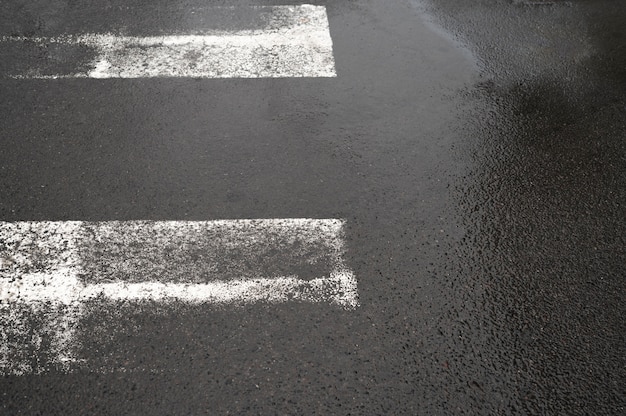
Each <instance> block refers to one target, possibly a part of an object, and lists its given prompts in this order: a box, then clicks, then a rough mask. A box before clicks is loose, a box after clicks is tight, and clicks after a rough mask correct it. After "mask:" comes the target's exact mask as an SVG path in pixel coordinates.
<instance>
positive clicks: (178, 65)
mask: <svg viewBox="0 0 626 416" xmlns="http://www.w3.org/2000/svg"><path fill="white" fill-rule="evenodd" d="M267 8H269V9H271V14H272V16H273V18H272V19H269V20H270V21H271V22H272V23H271V24H268V27H266V28H264V29H261V30H238V31H231V32H227V31H213V32H209V33H203V34H199V35H197V34H194V35H176V36H151V37H128V36H115V35H112V34H86V35H80V36H70V35H66V36H59V37H55V38H28V37H6V36H5V37H2V38H0V41H2V42H30V43H36V44H44V45H45V44H53V43H54V44H65V45H68V46H71V45H82V46H87V47H90V48H93V49H94V50H95V51H96V58H95V59H94V60H93V61H92V62H91V63H90V64H89V65H88V66H89V67H90V68H91V69H89V70H87V71H84V72H80V71H77V72H75V73H71V74H43V73H41V71H38V70H37V69H31V70H29V71H28V74H14V75H12V77H13V78H85V77H86V78H145V77H200V78H284V77H335V76H336V72H335V63H334V57H333V48H332V39H331V37H330V32H329V28H328V18H327V15H326V8H325V7H324V6H312V5H299V6H265V7H264V9H267Z"/></svg>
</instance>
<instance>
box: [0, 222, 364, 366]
mask: <svg viewBox="0 0 626 416" xmlns="http://www.w3.org/2000/svg"><path fill="white" fill-rule="evenodd" d="M343 226H344V222H343V220H337V219H306V218H303V219H260V220H220V221H106V222H84V221H25V222H0V324H1V326H2V327H3V331H2V334H1V335H2V338H1V340H0V341H1V342H0V373H4V374H23V373H29V372H38V371H45V370H46V369H47V368H48V367H47V366H52V367H54V368H56V369H70V368H71V367H72V366H73V365H76V364H77V363H79V362H80V360H78V358H77V357H75V356H74V354H73V350H74V349H75V348H74V347H73V345H74V344H75V343H76V337H75V331H76V329H75V328H76V326H77V324H78V322H79V320H80V317H81V316H82V315H84V314H85V312H86V310H87V309H88V308H89V305H90V302H91V301H98V302H100V301H105V302H143V301H151V302H168V303H176V302H182V303H192V304H222V305H225V304H230V305H245V304H250V303H253V302H264V303H281V302H288V301H299V302H323V303H330V304H335V305H337V306H339V307H342V308H345V309H354V308H356V307H358V293H357V282H356V278H355V276H354V274H353V273H352V271H351V270H350V269H349V268H348V267H347V266H346V264H345V262H344V259H343V255H344V237H343ZM33 316H36V317H38V318H40V319H41V320H43V321H45V322H44V324H42V325H41V327H40V328H39V329H38V330H33V328H31V327H29V324H28V322H29V320H31V319H32V317H33ZM33 331H34V332H33ZM43 338H48V339H49V341H48V342H47V343H43V344H46V345H48V347H47V348H48V349H49V351H48V352H47V354H48V355H49V356H51V357H52V358H51V362H50V363H48V364H45V365H44V364H41V365H37V366H33V365H32V363H31V362H30V360H31V358H32V357H31V358H29V357H28V354H25V353H24V351H37V350H38V349H39V348H40V347H41V345H43V344H42V341H41V340H42V339H43Z"/></svg>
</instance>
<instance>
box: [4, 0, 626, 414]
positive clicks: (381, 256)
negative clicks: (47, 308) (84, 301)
mask: <svg viewBox="0 0 626 416" xmlns="http://www.w3.org/2000/svg"><path fill="white" fill-rule="evenodd" d="M281 3H283V4H284V2H242V1H220V2H211V3H210V4H207V3H206V2H201V1H199V0H195V1H194V0H188V1H178V0H177V1H176V2H171V1H169V2H167V1H163V0H156V1H150V2H147V1H146V2H144V1H138V2H136V3H134V4H128V2H121V1H118V0H109V1H104V2H103V1H93V0H89V1H84V2H80V4H78V3H76V2H73V1H64V0H58V1H52V2H44V1H36V2H27V1H22V0H20V1H13V2H10V4H9V3H7V2H3V3H0V35H27V36H55V35H59V34H62V33H68V32H69V33H81V32H107V31H113V32H120V33H124V34H129V35H148V34H152V33H154V32H155V31H160V30H162V31H164V32H168V31H171V30H175V31H183V32H184V31H185V30H193V29H195V28H197V25H199V24H213V25H214V24H220V23H215V22H214V21H213V20H215V19H211V18H209V17H207V18H206V19H198V18H197V17H196V18H193V19H192V18H190V17H189V16H190V14H189V13H188V11H189V10H193V11H194V15H195V16H197V15H198V14H200V15H202V13H205V14H206V15H207V16H208V13H209V12H208V11H207V10H210V9H207V6H215V5H248V4H281ZM309 3H314V4H320V5H325V6H326V7H327V11H328V17H329V23H330V32H331V35H332V38H333V43H334V56H335V61H336V67H337V74H338V77H337V78H328V79H313V78H308V79H295V78H291V79H229V80H227V79H166V78H164V79H136V80H132V79H110V80H93V79H62V80H15V79H7V78H2V79H0V97H2V99H1V100H0V140H1V143H2V146H3V151H2V152H0V195H1V196H0V220H3V221H21V220H92V221H97V220H133V219H138V220H146V219H147V220H150V219H154V220H211V219H227V218H290V217H313V218H345V219H346V220H347V225H346V232H347V236H346V238H347V256H346V261H347V263H348V264H349V265H350V266H351V267H352V269H353V271H354V273H355V275H356V277H357V280H358V288H359V295H360V303H361V306H360V307H359V308H358V309H356V310H343V309H341V308H338V307H334V306H331V305H326V304H306V303H285V304H281V305H263V304H257V305H253V306H246V307H237V308H233V307H223V308H217V307H208V306H189V307H186V308H182V309H170V308H168V307H167V306H158V307H157V306H155V305H150V304H147V305H140V306H133V305H121V306H120V305H117V306H116V307H113V306H107V305H103V306H102V308H101V313H99V314H93V315H91V316H89V317H88V319H85V320H83V321H82V322H81V325H82V331H83V332H84V333H85V334H87V335H88V339H87V341H86V342H85V344H84V351H83V355H84V356H86V357H88V358H89V359H90V361H91V362H92V363H93V364H91V367H90V368H89V369H86V370H85V371H78V372H73V373H69V374H64V373H56V372H48V373H44V374H35V375H24V376H2V378H1V379H0V413H2V414H7V415H13V414H46V415H48V414H99V415H104V414H152V415H156V414H229V413H231V414H235V413H244V414H364V415H368V414H572V415H574V414H581V415H582V414H615V415H618V414H623V413H624V412H625V407H626V387H625V386H626V339H625V335H624V334H626V327H625V324H624V319H623V316H626V302H625V301H624V294H625V293H626V292H625V289H626V279H625V278H624V277H625V274H624V265H625V264H626V232H625V231H626V230H625V228H626V227H625V225H626V220H625V218H626V140H625V138H626V118H625V117H624V114H625V110H626V25H625V24H624V22H626V4H622V3H621V2H617V1H610V0H603V1H600V0H597V1H596V0H590V1H582V0H580V1H517V0H475V1H464V2H456V1H452V0H450V1H444V0H437V1H432V2H419V1H409V0H407V1H394V2H390V1H383V0H371V1H360V0H359V1H334V2H309ZM181 10H182V11H181ZM185 11H186V12H185ZM223 24H224V23H223ZM233 24H234V23H233ZM225 25H226V24H225ZM226 26H227V25H226ZM3 60H4V61H5V62H4V63H3V64H2V65H5V66H4V67H3V66H0V69H3V68H15V67H19V63H15V62H12V61H11V57H10V56H9V57H6V59H5V58H3ZM0 72H1V71H0Z"/></svg>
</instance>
